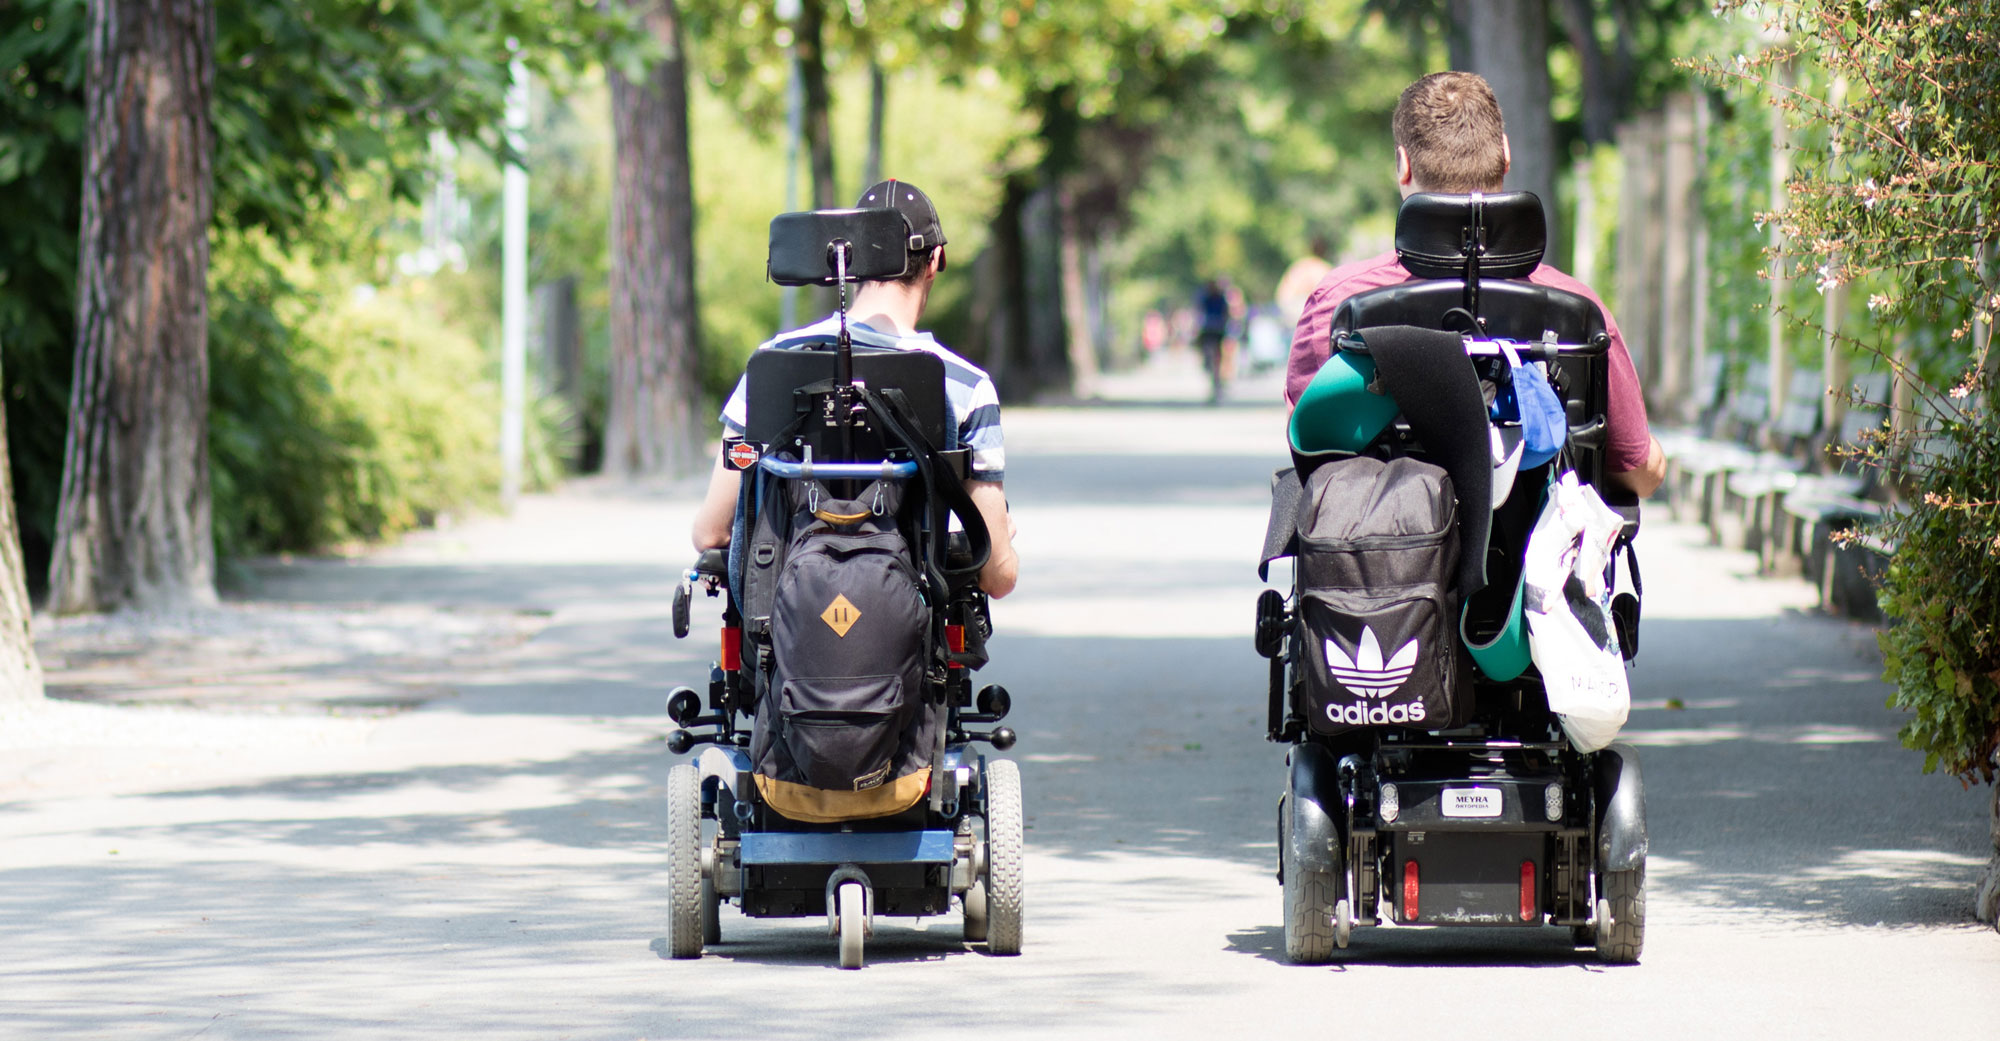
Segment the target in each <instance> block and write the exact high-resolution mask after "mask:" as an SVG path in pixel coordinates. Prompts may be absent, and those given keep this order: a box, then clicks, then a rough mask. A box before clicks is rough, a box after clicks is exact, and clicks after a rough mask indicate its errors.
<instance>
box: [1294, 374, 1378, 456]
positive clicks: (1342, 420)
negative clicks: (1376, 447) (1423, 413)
mask: <svg viewBox="0 0 2000 1041" xmlns="http://www.w3.org/2000/svg"><path fill="white" fill-rule="evenodd" d="M1374 380H1375V362H1374V360H1373V359H1371V358H1369V357H1367V356H1366V355H1359V354H1349V353H1348V352H1346V351H1335V352H1334V353H1333V357H1331V358H1328V359H1327V361H1326V364H1325V365H1322V366H1320V370H1319V372H1317V373H1315V374H1314V375H1313V378H1312V382H1311V383H1308V384H1306V389H1305V390H1304V391H1302V392H1300V394H1299V403H1298V405H1297V406H1296V407H1294V408H1293V409H1292V421H1291V426H1290V428H1289V429H1288V431H1287V433H1288V434H1289V435H1290V437H1291V441H1292V450H1293V451H1295V452H1299V453H1302V454H1306V455H1311V454H1313V453H1316V452H1359V451H1361V450H1362V449H1363V448H1366V447H1368V443H1369V442H1370V441H1373V440H1375V438H1376V437H1377V436H1378V435H1380V434H1381V433H1382V431H1383V430H1385V429H1387V428H1388V426H1389V424H1390V423H1391V422H1392V421H1394V420H1395V418H1396V413H1397V412H1398V411H1400V410H1399V409H1398V408H1397V407H1396V402H1395V401H1394V400H1392V399H1391V398H1390V397H1389V396H1388V395H1386V394H1377V393H1375V392H1373V391H1371V390H1369V389H1368V384H1370V383H1372V382H1374Z"/></svg>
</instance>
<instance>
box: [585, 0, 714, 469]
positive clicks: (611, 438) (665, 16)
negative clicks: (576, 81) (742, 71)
mask: <svg viewBox="0 0 2000 1041" xmlns="http://www.w3.org/2000/svg"><path fill="white" fill-rule="evenodd" d="M635 6H641V7H642V9H643V11H644V16H645V21H646V25H647V27H648V28H649V29H650V30H651V31H652V33H653V35H654V37H655V38H656V39H658V40H659V41H660V43H661V44H662V45H663V46H664V47H665V50H666V56H665V57H664V58H662V59H661V60H660V62H659V63H658V64H656V65H654V66H653V67H652V68H651V69H650V70H649V71H648V72H647V74H646V77H645V79H643V80H641V81H637V82H634V81H632V80H628V79H627V78H626V77H625V76H624V75H623V74H622V73H620V72H618V71H617V70H616V69H615V68H614V69H612V70H611V71H610V72H609V77H610V81H611V118H612V127H613V135H614V141H615V148H616V153H617V154H616V160H615V167H616V174H615V182H614V185H613V187H612V194H611V398H610V402H609V406H608V408H607V414H606V417H605V430H604V469H605V471H606V472H607V473H613V474H619V475H622V476H628V477H629V476H635V475H639V474H655V473H665V474H682V473H687V472H689V471H691V470H693V469H694V468H695V467H696V466H697V465H698V464H699V463H700V461H701V460H700V457H701V450H700V446H701V443H702V437H701V431H702V424H701V417H699V416H697V415H696V412H695V403H696V402H697V401H698V400H699V393H698V392H699V389H700V388H699V382H698V381H699V365H698V363H697V359H698V358H699V357H700V354H699V351H700V341H701V328H700V323H699V322H698V321H697V316H696V313H695V295H694V283H695V272H694V193H693V185H692V178H691V176H690V175H691V172H692V167H691V163H690V161H689V156H688V110H687V63H686V58H685V56H684V55H683V53H682V50H681V20H680V11H679V8H678V6H677V5H676V0H646V2H645V3H643V5H635Z"/></svg>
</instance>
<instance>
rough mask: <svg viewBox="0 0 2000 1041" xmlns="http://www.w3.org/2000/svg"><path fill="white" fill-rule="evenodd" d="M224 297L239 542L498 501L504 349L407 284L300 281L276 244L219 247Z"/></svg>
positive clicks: (227, 425) (217, 450) (218, 293)
mask: <svg viewBox="0 0 2000 1041" xmlns="http://www.w3.org/2000/svg"><path fill="white" fill-rule="evenodd" d="M210 306H211V308H212V309H213V310H214V319H215V320H214V321H213V323H212V332H211V343H210V351H211V355H210V356H211V361H212V372H211V376H210V399H211V403H212V406H213V407H212V409H211V413H210V432H209V444H210V454H211V465H212V469H213V472H214V495H215V503H214V515H215V527H216V540H217V545H218V548H219V549H220V550H221V552H222V554H223V555H224V556H225V557H229V556H237V555H241V554H244V553H252V552H270V551H283V550H311V549H316V548H320V547H323V546H328V545H334V544H338V543H341V542H345V541H350V540H354V539H375V538H381V537H385V536H390V535H395V534H398V533H400V532H404V531H407V530H409V529H411V528H413V527H416V526H418V525H420V524H424V523H428V522H429V521H430V520H432V519H433V518H434V517H435V516H436V515H438V514H440V513H443V512H446V511H449V510H454V509H460V508H464V507H467V506H472V505H479V504H486V503H490V502H491V501H492V499H493V495H494V491H495V489H496V488H497V487H498V484H499V451H498V437H499V434H498V431H499V394H498V391H497V388H496V387H495V384H494V381H493V380H492V379H491V378H490V375H489V372H488V370H489V366H490V362H489V360H488V359H487V357H486V355H485V352H483V351H482V350H481V349H480V348H479V345H478V344H477V343H475V342H473V341H472V339H471V338H469V337H467V336H465V335H464V334H463V333H460V332H457V331H456V330H454V329H453V328H452V327H451V326H450V325H449V324H447V323H445V322H443V321H441V320H439V319H438V317H437V316H435V315H428V314H425V313H423V312H422V311H421V310H420V309H419V308H417V307H416V306H414V305H413V304H412V302H411V301H410V298H409V296H408V294H406V293H405V292H404V291H402V290H400V289H390V290H384V291H381V292H371V291H369V290H366V289H365V288H364V289H362V290H359V291H356V290H345V291H335V292H333V293H322V292H320V291H315V290H306V289H300V288H299V287H297V286H295V285H293V284H291V283H289V282H288V281H287V280H286V278H285V277H284V275H283V274H282V273H281V272H280V270H279V267H278V258H276V257H275V256H274V255H273V254H272V253H271V251H269V250H268V249H263V248H259V247H258V246H257V245H256V244H253V243H237V244H231V245H226V246H225V247H224V248H220V249H218V250H216V259H215V271H214V278H213V287H212V291H211V297H210ZM538 425H539V424H538ZM531 442H534V443H538V444H546V442H547V437H546V436H545V435H541V436H538V437H537V438H531ZM538 454H539V455H541V456H543V457H544V458H543V460H542V464H541V469H542V471H543V472H544V473H547V472H548V467H547V465H546V458H545V456H546V452H542V453H538ZM534 470H535V468H534V467H531V468H530V472H531V473H533V472H534Z"/></svg>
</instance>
